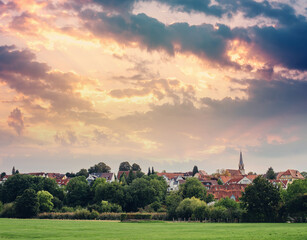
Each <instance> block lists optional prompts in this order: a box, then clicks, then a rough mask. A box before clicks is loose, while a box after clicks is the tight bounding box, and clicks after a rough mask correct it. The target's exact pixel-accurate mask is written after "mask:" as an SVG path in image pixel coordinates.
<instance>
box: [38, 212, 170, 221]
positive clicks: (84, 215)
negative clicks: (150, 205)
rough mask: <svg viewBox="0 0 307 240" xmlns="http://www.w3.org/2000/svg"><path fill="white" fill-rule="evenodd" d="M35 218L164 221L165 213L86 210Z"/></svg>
mask: <svg viewBox="0 0 307 240" xmlns="http://www.w3.org/2000/svg"><path fill="white" fill-rule="evenodd" d="M37 218H40V219H87V220H90V219H96V220H121V221H124V220H129V219H135V220H151V219H152V220H166V219H167V215H166V213H100V214H99V213H98V212H97V211H95V210H92V211H91V212H90V211H88V210H86V209H81V210H77V211H76V212H65V213H62V212H50V213H40V214H39V215H38V216H37Z"/></svg>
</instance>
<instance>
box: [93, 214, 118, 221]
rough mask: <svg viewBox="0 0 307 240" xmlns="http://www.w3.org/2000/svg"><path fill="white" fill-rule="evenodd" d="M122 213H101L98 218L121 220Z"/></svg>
mask: <svg viewBox="0 0 307 240" xmlns="http://www.w3.org/2000/svg"><path fill="white" fill-rule="evenodd" d="M121 215H122V214H121V213H101V214H99V216H98V218H97V220H121Z"/></svg>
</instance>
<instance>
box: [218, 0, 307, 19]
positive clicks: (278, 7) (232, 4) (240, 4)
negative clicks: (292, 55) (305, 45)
mask: <svg viewBox="0 0 307 240" xmlns="http://www.w3.org/2000/svg"><path fill="white" fill-rule="evenodd" d="M217 2H218V3H219V4H220V5H222V6H224V7H225V8H227V9H228V11H229V12H230V13H232V14H233V13H237V12H242V13H243V14H244V17H246V18H250V19H251V18H255V17H259V16H263V17H267V18H269V19H274V20H277V21H278V22H279V23H280V24H283V25H291V24H294V23H298V22H301V21H304V20H305V17H304V16H302V15H297V14H296V12H295V10H294V8H293V7H291V6H290V5H288V4H285V3H279V2H269V1H262V2H258V1H254V0H234V1H227V0H217Z"/></svg>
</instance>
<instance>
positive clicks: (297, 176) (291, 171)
mask: <svg viewBox="0 0 307 240" xmlns="http://www.w3.org/2000/svg"><path fill="white" fill-rule="evenodd" d="M288 175H291V177H292V178H295V179H304V177H303V176H302V174H301V173H300V172H299V171H297V170H294V169H288V170H287V171H285V172H283V173H282V174H281V175H280V176H279V178H278V180H279V179H280V178H281V177H282V176H288Z"/></svg>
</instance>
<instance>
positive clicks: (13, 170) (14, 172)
mask: <svg viewBox="0 0 307 240" xmlns="http://www.w3.org/2000/svg"><path fill="white" fill-rule="evenodd" d="M15 174H16V170H15V166H14V167H13V168H12V175H15Z"/></svg>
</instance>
